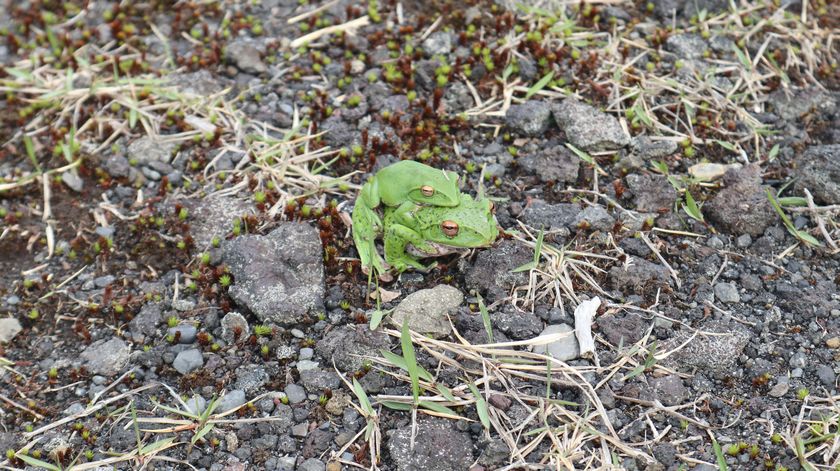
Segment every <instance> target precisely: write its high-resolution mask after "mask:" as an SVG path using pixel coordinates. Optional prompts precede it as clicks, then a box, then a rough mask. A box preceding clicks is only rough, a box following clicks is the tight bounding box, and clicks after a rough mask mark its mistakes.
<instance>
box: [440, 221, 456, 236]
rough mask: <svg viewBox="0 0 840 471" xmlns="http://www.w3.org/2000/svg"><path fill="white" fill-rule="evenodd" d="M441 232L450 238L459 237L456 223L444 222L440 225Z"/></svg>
mask: <svg viewBox="0 0 840 471" xmlns="http://www.w3.org/2000/svg"><path fill="white" fill-rule="evenodd" d="M440 230H441V231H443V233H444V234H446V235H447V236H449V237H455V236H456V235H458V223H457V222H454V221H443V222H442V223H440Z"/></svg>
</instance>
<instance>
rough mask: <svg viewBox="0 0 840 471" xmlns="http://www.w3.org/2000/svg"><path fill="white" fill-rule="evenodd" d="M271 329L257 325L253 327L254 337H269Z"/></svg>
mask: <svg viewBox="0 0 840 471" xmlns="http://www.w3.org/2000/svg"><path fill="white" fill-rule="evenodd" d="M271 333H272V329H271V327H269V326H267V325H263V324H257V325H255V326H254V335H256V336H257V337H265V336H268V335H271Z"/></svg>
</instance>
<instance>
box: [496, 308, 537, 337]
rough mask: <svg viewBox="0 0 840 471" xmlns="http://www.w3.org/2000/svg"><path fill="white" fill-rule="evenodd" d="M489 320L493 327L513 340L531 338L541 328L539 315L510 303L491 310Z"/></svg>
mask: <svg viewBox="0 0 840 471" xmlns="http://www.w3.org/2000/svg"><path fill="white" fill-rule="evenodd" d="M490 321H491V323H492V325H493V327H494V328H496V329H498V330H500V331H502V332H504V334H505V335H507V336H509V337H510V338H512V339H514V340H527V339H531V338H533V337H534V336H536V335H537V334H538V333H539V332H540V331H541V330H542V329H543V323H542V321H541V320H540V318H539V317H537V316H536V315H535V314H533V313H532V312H531V311H523V310H521V309H519V308H517V307H515V306H511V305H504V306H502V308H501V309H499V310H498V311H495V312H491V313H490ZM482 330H483V326H482Z"/></svg>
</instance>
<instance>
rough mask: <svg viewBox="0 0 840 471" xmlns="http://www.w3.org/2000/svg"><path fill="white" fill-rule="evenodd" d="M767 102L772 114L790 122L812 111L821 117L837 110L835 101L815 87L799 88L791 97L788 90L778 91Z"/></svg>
mask: <svg viewBox="0 0 840 471" xmlns="http://www.w3.org/2000/svg"><path fill="white" fill-rule="evenodd" d="M767 102H768V104H769V105H770V108H771V109H772V110H773V112H774V113H776V114H777V115H779V117H780V118H782V120H783V121H790V122H794V121H797V120H799V119H801V118H802V117H803V116H805V115H807V114H809V113H811V112H814V111H816V112H817V113H819V114H822V115H823V116H829V115H831V114H833V113H834V111H835V110H836V109H837V100H836V99H835V98H834V97H833V96H832V95H831V94H829V93H828V92H825V91H823V90H821V89H819V88H817V87H807V88H801V89H798V90H796V91H795V92H794V93H793V94H792V95H791V94H790V90H786V89H785V90H783V89H780V90H778V91H776V92H773V93H771V94H770V96H769V97H768V100H767Z"/></svg>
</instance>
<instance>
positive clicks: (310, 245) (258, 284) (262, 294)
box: [222, 222, 324, 326]
mask: <svg viewBox="0 0 840 471" xmlns="http://www.w3.org/2000/svg"><path fill="white" fill-rule="evenodd" d="M222 249H223V255H222V259H223V261H224V263H225V264H227V265H228V267H230V272H231V274H232V275H233V279H234V282H233V284H232V285H231V286H230V288H229V289H228V294H229V295H230V297H231V298H233V300H234V301H235V302H236V303H237V304H239V305H243V306H246V307H247V308H248V309H250V310H251V312H253V313H254V314H255V315H256V316H257V317H258V318H259V319H260V320H261V321H263V322H266V323H268V322H273V323H275V324H278V325H282V326H290V325H294V324H298V323H301V322H303V321H305V320H306V319H307V318H308V317H309V316H310V315H311V314H316V313H318V312H323V311H324V258H323V253H324V251H323V247H322V246H321V238H320V236H319V235H318V230H317V229H315V228H314V227H312V226H310V225H308V224H305V223H295V222H288V223H281V224H280V226H279V227H277V228H276V229H274V230H273V231H271V232H270V233H269V234H268V235H265V236H260V235H245V236H240V237H236V238H235V239H232V240H228V241H225V242H224V243H223V245H222Z"/></svg>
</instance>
